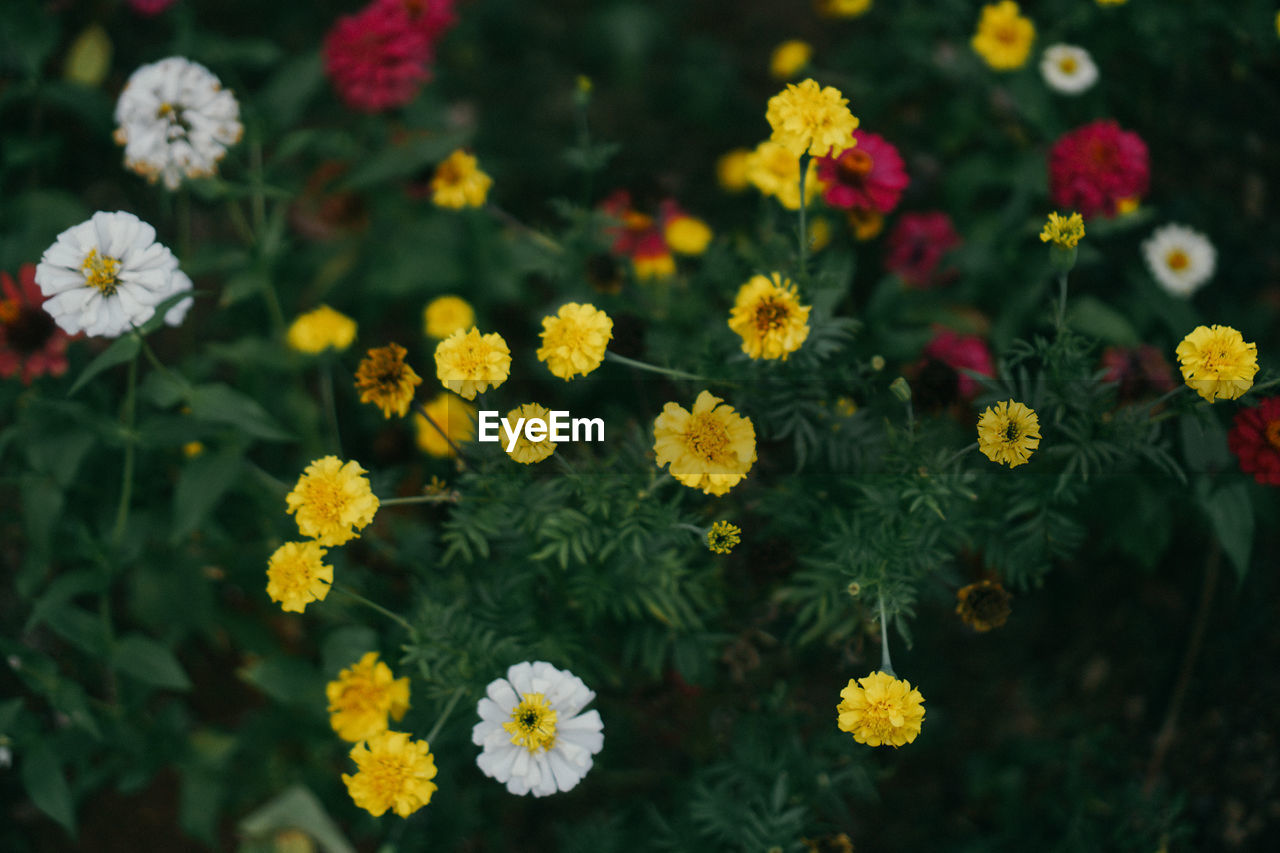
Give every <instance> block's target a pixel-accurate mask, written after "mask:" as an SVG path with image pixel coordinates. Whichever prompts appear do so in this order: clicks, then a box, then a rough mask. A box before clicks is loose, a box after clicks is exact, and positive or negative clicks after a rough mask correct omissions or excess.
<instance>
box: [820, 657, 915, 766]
mask: <svg viewBox="0 0 1280 853" xmlns="http://www.w3.org/2000/svg"><path fill="white" fill-rule="evenodd" d="M836 715H837V716H836V721H837V725H838V726H839V727H840V731H842V732H850V733H851V734H852V735H853V739H854V740H856V741H857V742H858V743H865V744H866V745H867V746H892V747H894V748H895V749H896V748H898V747H900V746H902V745H903V744H904V743H911V742H912V741H913V740H915V739H916V736H917V735H919V734H920V726H921V724H923V723H924V697H923V696H921V695H920V691H919V690H916V689H914V688H912V686H911V683H910V682H908V681H907V680H906V679H904V678H894V677H893V676H892V675H889V673H887V672H879V671H877V672H873V673H871V674H870V675H868V676H866V677H864V678H859V679H857V680H856V681H855V680H854V679H852V678H851V679H849V684H848V685H847V686H846V687H845V688H844V689H843V690H841V691H840V704H839V705H837V706H836Z"/></svg>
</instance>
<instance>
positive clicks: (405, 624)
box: [333, 583, 414, 634]
mask: <svg viewBox="0 0 1280 853" xmlns="http://www.w3.org/2000/svg"><path fill="white" fill-rule="evenodd" d="M333 588H334V589H336V590H338V591H339V592H342V593H345V594H346V595H347V596H348V597H350V598H352V599H354V600H355V601H358V602H360V603H361V604H363V605H364V606H365V607H368V608H370V609H372V610H376V611H378V612H379V613H381V614H382V615H383V616H385V617H387V618H388V619H390V620H391V621H393V622H397V623H399V625H400V627H402V628H404V629H405V630H406V631H408V632H409V633H410V634H412V633H414V630H413V626H412V625H410V624H409V621H408V620H407V619H405V618H404V617H403V616H401V615H400V614H398V613H392V612H391V611H390V610H388V609H387V608H385V607H383V606H382V605H381V604H375V603H374V602H372V601H370V600H369V599H367V598H365V597H364V596H363V595H361V594H360V593H358V592H356V591H355V590H354V589H352V588H351V587H349V586H347V585H346V584H341V583H335V584H334V585H333Z"/></svg>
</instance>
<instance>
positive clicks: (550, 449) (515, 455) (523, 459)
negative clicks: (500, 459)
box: [499, 403, 556, 465]
mask: <svg viewBox="0 0 1280 853" xmlns="http://www.w3.org/2000/svg"><path fill="white" fill-rule="evenodd" d="M522 418H523V419H524V421H525V423H526V424H527V423H529V422H530V421H537V422H538V423H541V424H542V425H543V426H544V427H546V431H545V434H544V435H543V437H542V438H541V439H539V440H538V441H530V440H529V438H528V436H527V435H526V434H525V431H524V428H523V427H521V428H520V430H519V434H518V435H516V436H515V440H516V442H515V446H514V447H512V449H511V450H507V448H508V447H511V438H512V435H511V433H510V432H508V431H507V428H506V426H505V425H502V424H499V430H500V431H501V433H502V436H501V441H502V449H503V450H506V452H507V455H509V456H510V457H511V458H512V459H514V460H515V461H517V462H519V463H520V464H521V465H532V464H534V463H535V462H541V461H542V460H543V459H546V458H547V457H548V456H550V455H551V454H552V453H555V452H556V443H555V442H554V441H552V440H551V412H550V410H549V409H547V408H546V407H545V406H540V405H538V404H537V403H525V404H524V405H523V406H519V407H518V408H515V409H512V410H511V411H509V412H507V417H506V420H507V422H508V423H510V424H511V425H512V426H513V427H514V426H515V425H516V424H518V423H519V422H520V420H521V419H522Z"/></svg>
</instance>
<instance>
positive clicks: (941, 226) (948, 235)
mask: <svg viewBox="0 0 1280 853" xmlns="http://www.w3.org/2000/svg"><path fill="white" fill-rule="evenodd" d="M959 245H960V235H959V234H958V233H956V229H955V226H954V225H952V224H951V217H950V216H947V215H946V214H945V213H943V212H942V211H940V210H930V211H925V212H922V213H904V214H903V215H902V216H901V217H899V218H898V222H897V224H896V225H894V227H893V232H892V233H890V234H889V239H888V245H887V248H886V255H885V260H884V265H885V267H886V268H887V269H888V270H889V272H892V273H896V274H897V275H898V276H899V277H901V279H902V280H903V281H904V282H906V283H907V284H908V285H911V286H912V287H932V286H933V285H935V284H937V283H938V281H939V279H940V278H941V277H942V276H941V275H939V274H938V264H939V263H940V262H941V261H942V256H943V255H945V254H946V253H947V252H949V251H950V250H952V249H954V248H955V247H956V246H959Z"/></svg>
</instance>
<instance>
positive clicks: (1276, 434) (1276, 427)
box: [1262, 420, 1280, 450]
mask: <svg viewBox="0 0 1280 853" xmlns="http://www.w3.org/2000/svg"><path fill="white" fill-rule="evenodd" d="M1262 434H1263V435H1265V436H1266V437H1267V443H1268V444H1270V445H1271V446H1272V447H1274V448H1275V449H1276V450H1280V420H1276V421H1271V422H1270V423H1268V424H1267V428H1266V429H1265V430H1263V433H1262Z"/></svg>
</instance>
